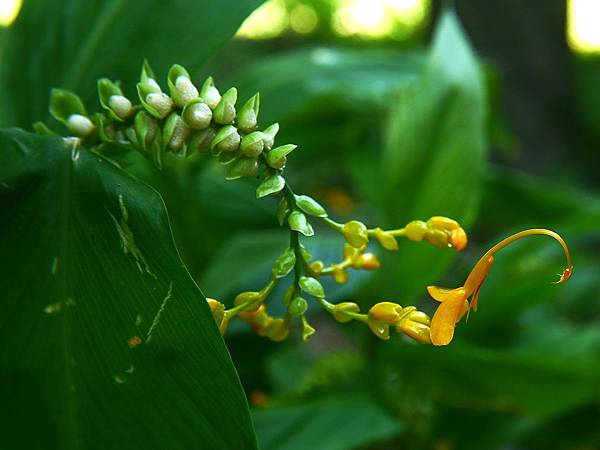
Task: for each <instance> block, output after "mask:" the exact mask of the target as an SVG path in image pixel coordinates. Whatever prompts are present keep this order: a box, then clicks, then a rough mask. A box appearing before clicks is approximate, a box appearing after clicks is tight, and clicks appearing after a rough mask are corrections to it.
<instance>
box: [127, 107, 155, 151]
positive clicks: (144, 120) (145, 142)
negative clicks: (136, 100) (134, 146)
mask: <svg viewBox="0 0 600 450" xmlns="http://www.w3.org/2000/svg"><path fill="white" fill-rule="evenodd" d="M133 127H134V128H135V134H136V136H137V141H138V143H139V144H140V146H141V148H142V149H143V150H147V147H148V146H149V145H150V144H151V143H152V142H153V141H154V139H155V138H156V136H157V135H158V132H159V128H158V123H156V120H155V119H154V118H153V117H152V116H151V115H150V114H148V113H147V112H146V111H140V112H138V113H137V114H136V115H135V119H134V120H133Z"/></svg>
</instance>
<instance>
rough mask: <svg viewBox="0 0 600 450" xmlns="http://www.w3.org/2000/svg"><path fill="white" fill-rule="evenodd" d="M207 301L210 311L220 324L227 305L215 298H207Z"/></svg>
mask: <svg viewBox="0 0 600 450" xmlns="http://www.w3.org/2000/svg"><path fill="white" fill-rule="evenodd" d="M206 301H207V302H208V306H209V307H210V311H211V312H212V315H213V317H214V318H215V322H217V324H218V325H220V324H221V322H222V321H223V315H224V314H225V305H224V304H223V303H221V302H220V301H218V300H215V299H214V298H207V299H206Z"/></svg>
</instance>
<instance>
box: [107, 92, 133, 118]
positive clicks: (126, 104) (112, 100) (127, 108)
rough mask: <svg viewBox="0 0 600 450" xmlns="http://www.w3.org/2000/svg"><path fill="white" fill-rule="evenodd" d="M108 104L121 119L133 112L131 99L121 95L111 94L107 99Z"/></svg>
mask: <svg viewBox="0 0 600 450" xmlns="http://www.w3.org/2000/svg"><path fill="white" fill-rule="evenodd" d="M108 106H109V108H110V109H111V111H113V112H114V114H115V115H116V116H118V117H119V119H121V120H125V119H127V118H128V117H129V116H130V115H131V114H132V113H133V105H132V104H131V101H130V100H129V99H128V98H127V97H124V96H122V95H111V96H110V97H109V99H108Z"/></svg>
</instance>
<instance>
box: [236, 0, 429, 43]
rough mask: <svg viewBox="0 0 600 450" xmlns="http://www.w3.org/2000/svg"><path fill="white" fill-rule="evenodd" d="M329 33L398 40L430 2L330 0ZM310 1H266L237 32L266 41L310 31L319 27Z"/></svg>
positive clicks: (418, 22) (420, 18)
mask: <svg viewBox="0 0 600 450" xmlns="http://www.w3.org/2000/svg"><path fill="white" fill-rule="evenodd" d="M330 1H331V2H332V5H331V6H332V17H331V27H332V31H333V32H334V33H336V34H338V35H340V36H359V37H365V38H371V39H377V38H384V37H394V38H402V37H405V36H406V35H409V34H410V33H411V32H413V31H414V30H415V29H416V28H418V27H419V26H420V25H421V24H423V22H424V21H425V19H426V18H427V14H428V12H429V2H430V0H330ZM319 19H321V20H324V21H326V20H329V19H324V18H323V17H319V15H318V14H317V10H316V8H315V7H314V6H311V2H310V1H306V2H297V1H290V0H269V1H268V2H266V3H265V4H263V5H262V6H261V7H260V8H258V9H257V10H256V11H254V13H252V15H250V17H248V19H246V21H245V22H244V23H243V24H242V27H241V28H240V30H239V31H238V36H239V37H243V38H248V39H269V38H274V37H277V36H279V35H281V34H282V33H283V32H285V31H292V32H294V33H298V34H308V33H311V32H313V31H314V30H315V29H316V28H317V25H318V24H319Z"/></svg>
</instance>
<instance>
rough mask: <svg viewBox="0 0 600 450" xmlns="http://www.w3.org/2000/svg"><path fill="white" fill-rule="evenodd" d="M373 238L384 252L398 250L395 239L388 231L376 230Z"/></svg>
mask: <svg viewBox="0 0 600 450" xmlns="http://www.w3.org/2000/svg"><path fill="white" fill-rule="evenodd" d="M375 238H377V240H378V241H379V243H380V244H381V246H382V247H383V248H385V249H386V250H398V241H396V238H395V237H394V236H392V234H391V233H390V232H389V231H383V230H382V229H381V228H376V229H375Z"/></svg>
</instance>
